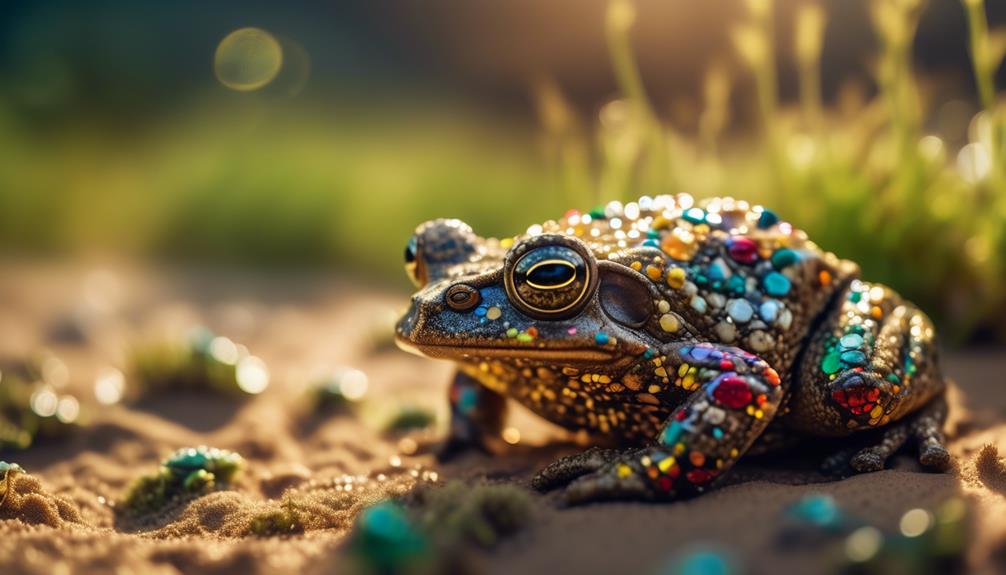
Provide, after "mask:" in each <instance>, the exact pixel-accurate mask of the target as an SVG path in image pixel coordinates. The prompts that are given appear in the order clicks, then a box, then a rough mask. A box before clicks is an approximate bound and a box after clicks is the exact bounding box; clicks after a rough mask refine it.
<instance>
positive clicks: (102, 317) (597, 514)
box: [0, 263, 1006, 574]
mask: <svg viewBox="0 0 1006 575" xmlns="http://www.w3.org/2000/svg"><path fill="white" fill-rule="evenodd" d="M403 302H404V294H403V293H396V292H395V291H394V290H391V289H386V288H382V287H379V286H378V287H375V286H374V285H367V284H366V283H361V282H350V281H347V280H339V279H334V278H332V277H327V276H304V275H296V274H295V275H283V274H275V275H274V276H272V277H265V276H251V275H244V274H240V273H224V272H197V271H192V270H189V271H187V272H185V273H182V272H157V273H155V272H152V271H150V270H140V269H136V268H123V267H116V268H98V267H89V266H68V265H47V266H41V265H28V264H19V263H8V264H5V265H4V266H3V267H2V268H0V367H3V366H7V365H13V364H15V363H17V362H19V361H22V360H23V359H24V358H26V357H37V356H38V355H39V354H42V353H46V352H51V353H52V354H55V355H56V356H57V357H59V358H60V359H61V360H62V361H63V362H64V364H65V365H66V367H67V374H68V378H67V383H66V386H67V387H66V389H67V390H68V391H72V392H75V393H78V394H79V395H80V397H81V398H82V401H84V402H85V412H84V414H85V415H86V416H87V418H88V425H87V426H86V427H83V428H82V429H81V430H80V431H79V432H77V433H76V434H75V435H74V436H73V437H70V438H68V439H66V440H63V441H51V442H48V443H45V444H42V445H38V446H36V447H33V448H31V449H30V450H28V451H26V452H21V453H12V452H5V453H0V459H3V460H7V461H16V462H18V463H19V464H21V465H22V466H23V467H24V468H25V469H27V470H28V471H29V472H30V473H31V474H32V477H33V478H35V479H32V478H24V477H22V478H21V479H20V480H19V481H23V483H20V484H19V485H18V489H19V490H20V492H22V493H23V494H32V493H35V494H36V495H37V497H38V498H39V499H38V501H39V504H38V506H37V508H34V509H29V510H28V511H27V512H26V513H27V515H25V517H28V519H29V521H30V522H34V523H36V524H31V525H29V524H28V523H26V522H25V521H22V520H14V519H6V520H0V573H5V574H6V573H45V574H50V573H69V572H87V573H99V572H112V571H115V572H118V573H129V572H133V573H141V572H142V573H159V572H163V573H178V572H183V573H267V572H268V573H274V572H307V573H313V572H322V571H325V572H329V571H331V570H332V569H335V570H338V567H339V565H340V559H339V556H340V554H339V548H340V545H341V544H342V543H343V542H344V540H345V536H346V533H347V532H348V530H349V528H350V526H351V524H352V521H353V520H354V518H355V516H356V514H357V513H358V511H359V510H360V509H361V508H362V507H363V506H364V505H366V504H368V503H370V502H372V501H376V500H379V499H381V498H383V497H386V496H388V495H389V494H395V493H400V492H403V491H405V490H407V489H409V488H411V487H412V486H413V485H414V484H415V483H416V482H431V481H432V482H436V481H440V482H442V481H444V480H446V479H452V478H462V479H466V480H476V479H488V480H491V481H512V482H516V483H519V484H524V485H526V484H527V482H528V480H529V479H530V477H531V475H532V474H533V473H534V471H535V470H537V469H538V468H540V467H542V466H543V465H545V464H546V463H548V462H549V461H551V460H552V459H554V458H555V457H556V456H558V455H561V454H564V453H571V452H573V451H575V450H576V449H578V447H577V446H576V445H574V444H573V443H571V438H570V437H568V436H566V435H565V434H563V433H562V432H560V431H558V430H557V429H555V428H553V427H551V426H549V425H547V424H543V423H541V422H540V421H538V420H537V419H535V418H534V417H533V416H531V415H530V414H527V413H526V412H522V411H519V410H518V411H517V412H516V413H515V414H514V416H513V418H512V424H513V425H514V426H515V427H516V428H517V429H519V430H520V433H521V442H520V443H519V444H518V445H516V446H513V448H512V449H511V450H510V451H509V452H508V453H507V454H505V455H502V456H499V457H494V458H490V457H486V456H483V455H479V454H471V455H466V456H464V457H462V458H461V459H460V460H458V461H456V462H452V463H451V464H450V465H448V466H439V465H437V464H436V463H435V462H434V461H433V459H432V458H431V457H430V456H429V455H423V454H421V452H422V450H420V454H413V455H409V454H405V453H402V452H401V449H400V444H399V443H398V440H397V439H395V438H388V437H386V436H385V435H384V434H382V432H381V429H382V426H383V424H384V423H385V422H386V421H387V420H388V418H390V417H391V416H392V415H393V414H394V413H396V411H397V410H398V409H400V408H401V407H403V406H409V405H414V406H423V407H427V408H430V409H433V410H435V411H436V412H437V414H438V419H439V421H440V424H441V425H443V421H444V419H445V416H446V405H445V389H446V385H447V381H448V378H449V375H450V373H451V367H450V366H449V365H447V364H445V363H439V362H434V361H429V360H424V359H422V358H418V357H413V356H410V355H407V354H404V353H401V352H398V351H397V350H393V349H391V350H388V349H377V350H376V351H375V346H374V341H375V333H378V332H379V331H380V329H381V326H385V325H387V321H388V317H389V314H391V315H393V313H394V310H396V309H397V308H398V307H400V306H401V305H402V304H403ZM192 325H206V326H209V327H211V328H212V329H213V330H214V331H216V332H217V333H220V334H223V335H226V336H228V337H231V338H232V339H234V340H235V341H237V342H240V343H242V344H245V345H247V346H248V348H249V349H250V350H251V352H252V353H254V354H256V355H258V356H259V357H261V358H262V359H263V360H265V361H266V363H267V365H268V366H269V370H270V372H271V380H272V383H271V385H270V387H269V388H268V389H267V390H266V391H265V392H264V393H262V394H261V395H259V396H256V397H254V398H251V399H248V400H243V401H239V400H234V399H231V398H226V397H215V396H207V395H192V394H187V395H186V394H175V395H171V396H166V395H161V396H159V397H155V398H149V399H145V400H143V401H141V402H139V403H136V404H130V405H128V406H124V405H117V406H113V407H103V408H98V407H97V406H96V405H92V404H94V402H93V400H90V399H89V398H91V397H92V394H91V388H92V384H93V381H94V378H95V376H96V374H98V373H99V372H100V371H101V370H102V369H104V368H107V367H117V368H120V369H125V367H126V358H127V356H128V352H129V350H130V349H131V348H132V347H133V346H137V345H142V343H143V342H150V341H158V340H163V339H165V338H171V337H180V334H182V333H184V332H185V330H186V329H187V328H189V327H191V326H192ZM378 341H379V338H378ZM944 363H945V366H946V370H947V371H948V372H949V374H950V375H951V376H952V377H953V378H954V379H955V380H956V381H957V382H958V384H959V386H960V388H961V390H962V392H963V393H962V395H961V397H958V398H956V399H955V402H954V403H955V406H954V413H955V416H954V417H955V419H956V420H957V422H956V423H954V424H953V427H954V428H956V429H959V432H958V433H957V435H956V436H955V438H954V439H953V442H952V450H953V451H954V453H955V455H956V456H957V457H958V461H959V469H958V470H957V471H955V472H954V473H948V474H930V473H924V472H922V471H921V470H920V469H919V468H918V467H917V465H916V464H915V463H914V461H913V460H912V458H911V456H910V455H908V454H906V455H902V456H899V458H898V459H897V460H896V461H895V462H894V464H893V465H892V468H891V469H888V470H885V471H883V472H879V473H874V474H869V475H863V476H856V477H851V478H848V479H844V480H834V479H832V478H829V477H826V476H823V475H821V474H819V473H817V472H816V471H815V464H816V461H817V460H818V459H819V458H820V457H821V456H822V454H820V453H815V452H814V450H813V449H811V450H810V451H809V452H803V453H800V454H797V455H794V456H791V457H788V458H784V459H779V458H775V459H761V460H751V461H747V460H746V461H744V462H742V464H740V465H739V466H738V467H737V468H736V472H735V473H734V474H733V476H732V478H731V480H730V481H729V482H728V484H727V485H724V486H722V487H721V488H719V489H717V490H716V491H714V492H711V493H708V494H706V495H704V496H702V497H699V498H697V499H694V500H690V501H685V502H679V503H673V504H642V503H609V504H599V505H591V506H586V507H580V508H574V509H558V508H557V507H556V506H555V505H554V500H553V499H552V498H550V497H542V498H541V499H540V505H537V506H536V507H537V508H538V510H537V512H536V515H535V519H534V521H533V523H532V525H531V526H530V527H529V528H527V529H525V530H524V531H522V532H520V533H518V534H517V535H515V536H513V537H511V538H509V539H507V540H505V541H503V542H502V543H501V544H500V545H498V546H497V547H496V548H495V549H492V550H490V551H485V552H480V553H478V554H477V559H478V566H477V567H478V570H483V571H485V572H488V573H501V574H502V573H549V572H552V573H612V572H619V573H660V572H661V570H662V569H663V567H664V566H666V564H667V562H668V560H671V559H673V558H674V557H679V556H680V554H681V553H682V552H684V551H685V550H687V549H691V548H695V546H696V545H706V546H708V545H716V546H718V547H719V548H720V549H723V550H725V551H726V552H727V553H728V554H729V555H730V556H732V557H733V558H734V559H735V560H736V561H737V563H738V564H739V565H740V566H741V570H742V571H743V572H746V573H778V572H782V571H780V570H786V571H787V572H827V571H830V570H833V569H834V568H835V567H836V566H837V565H838V564H839V562H840V560H841V555H842V547H841V543H842V539H841V538H840V537H837V538H836V537H832V538H831V539H828V538H825V539H824V540H822V541H818V542H816V543H804V544H800V545H792V544H784V540H783V539H782V537H781V531H782V517H783V510H784V509H785V508H786V506H787V505H789V504H791V503H793V502H795V501H797V500H799V499H800V498H801V497H803V496H804V495H807V494H812V493H827V494H831V495H833V496H834V497H835V499H836V500H837V501H838V503H839V504H840V505H841V507H842V508H843V509H844V510H845V511H846V512H847V513H849V514H852V515H854V516H856V517H859V518H861V519H862V520H863V521H866V522H868V523H870V524H873V525H876V526H877V527H879V528H881V529H884V530H891V531H895V530H896V529H897V527H898V521H899V518H900V517H901V515H902V514H903V513H904V512H905V511H906V510H908V509H911V508H914V507H932V506H935V505H937V504H938V503H940V502H941V501H943V500H945V499H946V498H948V497H951V496H963V497H964V499H965V501H966V502H967V505H968V508H969V513H970V517H971V518H972V519H971V524H972V532H971V535H970V536H969V541H970V544H969V546H968V551H967V561H968V565H969V567H970V570H973V571H975V572H982V573H996V572H1003V571H1004V570H1006V519H1004V518H1006V491H1004V490H1003V486H1004V485H1006V482H1002V483H999V484H996V483H995V482H994V481H990V480H989V479H988V477H985V478H984V481H983V479H982V478H979V475H980V474H978V473H976V471H975V463H974V461H975V454H976V453H977V451H978V449H980V448H981V447H982V446H983V445H984V444H986V443H990V442H991V443H995V444H996V445H998V447H999V449H1000V451H1002V452H1004V453H1006V423H1003V422H1004V420H1006V417H1004V415H1006V376H1004V373H1006V351H1004V350H991V349H990V350H979V351H957V352H953V353H948V354H947V355H946V357H945V362H944ZM339 366H352V367H355V368H359V369H362V370H364V371H365V372H366V373H367V374H368V376H369V381H370V387H369V392H368V394H367V396H366V398H365V400H364V401H363V402H362V403H361V405H360V407H359V409H358V410H357V412H356V414H355V415H342V416H333V417H325V418H319V417H315V416H312V415H311V413H310V412H309V411H308V410H307V409H306V408H305V401H304V398H305V393H306V391H305V386H306V384H307V383H308V382H310V381H311V380H312V379H314V378H316V374H317V373H320V372H324V371H325V370H332V369H334V368H336V367H339ZM89 407H90V409H88V408H89ZM419 439H420V443H422V441H423V440H424V438H422V437H420V438H419ZM199 444H209V445H213V446H216V447H221V448H227V449H232V450H236V451H238V452H239V453H241V454H242V455H243V456H244V457H245V458H246V459H247V460H248V463H249V465H248V470H247V472H246V473H245V474H244V475H243V477H242V478H241V479H240V480H239V482H238V483H237V485H236V486H234V489H233V490H232V491H224V492H218V493H214V494H212V495H209V496H206V497H203V498H201V499H198V500H196V501H194V502H191V503H186V504H184V505H176V506H173V507H171V508H169V509H168V510H167V511H166V512H164V513H162V514H161V515H159V516H157V517H154V518H151V519H149V520H147V521H144V522H135V521H134V522H130V521H123V520H122V519H121V518H120V519H117V516H116V513H115V510H114V508H113V503H114V502H115V501H116V500H118V499H119V498H120V497H121V496H122V494H123V492H124V489H125V488H126V486H127V485H128V484H129V482H130V481H132V480H133V479H135V478H136V477H137V476H138V475H139V474H141V473H146V472H150V471H153V470H155V469H156V467H157V463H158V461H159V460H160V459H161V458H162V457H164V456H166V455H168V454H170V453H171V452H172V451H173V450H175V449H177V448H180V447H186V446H191V445H199ZM399 461H400V463H399ZM393 464H394V465H393ZM431 471H432V472H435V475H433V476H431V475H430V472H431ZM379 474H380V475H382V477H383V480H379V478H378V476H379ZM433 477H435V478H436V480H435V481H434V480H433ZM350 478H351V479H350ZM347 481H350V482H353V484H354V486H355V488H354V490H353V491H351V492H347V491H345V490H344V489H343V488H341V487H342V486H344V485H345V484H346V482H347ZM286 489H294V490H296V493H299V494H301V495H302V497H303V498H304V500H305V501H309V502H311V503H312V505H314V509H315V510H316V513H314V515H313V516H312V520H311V521H312V522H311V524H310V528H309V530H308V531H307V532H306V533H305V534H303V535H296V536H288V537H272V538H260V537H254V536H249V535H247V534H246V529H247V527H248V524H249V522H250V521H251V517H252V516H253V515H255V514H256V513H259V512H261V511H263V510H270V509H276V508H277V505H278V504H277V500H278V498H279V497H280V496H281V495H282V494H283V492H284V491H285V490H286ZM26 501H27V499H26ZM0 517H2V515H0ZM46 523H48V524H46Z"/></svg>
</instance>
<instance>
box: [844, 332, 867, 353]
mask: <svg viewBox="0 0 1006 575" xmlns="http://www.w3.org/2000/svg"><path fill="white" fill-rule="evenodd" d="M838 343H840V344H842V347H844V348H849V349H857V348H859V347H860V346H862V345H863V336H861V335H859V334H858V333H847V334H845V335H843V336H842V339H840V340H838Z"/></svg>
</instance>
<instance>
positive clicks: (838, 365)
mask: <svg viewBox="0 0 1006 575" xmlns="http://www.w3.org/2000/svg"><path fill="white" fill-rule="evenodd" d="M841 369H842V362H841V360H840V359H839V357H838V354H837V353H834V352H833V353H829V354H828V355H826V356H824V359H823V360H821V371H823V372H824V373H827V374H828V375H831V374H833V373H838V372H839V370H841Z"/></svg>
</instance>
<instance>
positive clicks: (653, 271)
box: [646, 266, 663, 281]
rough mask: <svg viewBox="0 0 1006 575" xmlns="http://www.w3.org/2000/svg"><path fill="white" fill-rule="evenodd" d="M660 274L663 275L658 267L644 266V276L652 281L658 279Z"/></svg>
mask: <svg viewBox="0 0 1006 575" xmlns="http://www.w3.org/2000/svg"><path fill="white" fill-rule="evenodd" d="M661 275H663V272H662V271H661V270H660V268H658V267H656V266H646V277H648V278H650V279H651V280H653V281H657V280H659V279H660V276H661Z"/></svg>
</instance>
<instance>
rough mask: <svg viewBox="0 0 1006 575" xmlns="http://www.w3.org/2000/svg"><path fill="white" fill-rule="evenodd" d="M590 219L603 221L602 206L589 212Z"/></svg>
mask: <svg viewBox="0 0 1006 575" xmlns="http://www.w3.org/2000/svg"><path fill="white" fill-rule="evenodd" d="M589 213H590V219H592V220H603V219H604V206H597V207H596V208H594V209H592V210H590V212H589Z"/></svg>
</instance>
